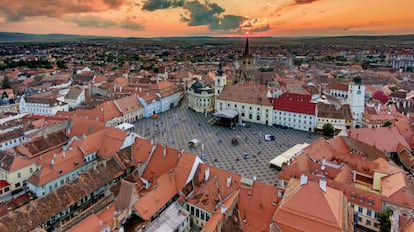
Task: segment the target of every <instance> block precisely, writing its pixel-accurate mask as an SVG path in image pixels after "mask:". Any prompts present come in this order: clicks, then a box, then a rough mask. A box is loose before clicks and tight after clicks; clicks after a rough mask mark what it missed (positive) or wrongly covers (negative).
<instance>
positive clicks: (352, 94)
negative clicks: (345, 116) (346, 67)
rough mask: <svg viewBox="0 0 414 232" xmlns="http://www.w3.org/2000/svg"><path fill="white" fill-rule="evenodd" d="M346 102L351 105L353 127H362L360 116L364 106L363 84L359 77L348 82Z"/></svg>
mask: <svg viewBox="0 0 414 232" xmlns="http://www.w3.org/2000/svg"><path fill="white" fill-rule="evenodd" d="M347 101H348V102H347V103H348V104H349V106H350V107H351V113H352V117H353V118H354V125H353V127H354V128H359V127H362V116H363V113H364V108H365V85H362V84H361V78H360V77H355V78H354V81H353V82H350V83H349V84H348V99H347Z"/></svg>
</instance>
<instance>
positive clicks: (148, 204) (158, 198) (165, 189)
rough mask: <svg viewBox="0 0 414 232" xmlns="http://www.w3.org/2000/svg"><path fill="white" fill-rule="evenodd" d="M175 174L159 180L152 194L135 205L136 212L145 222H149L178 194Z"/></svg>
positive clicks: (148, 194)
mask: <svg viewBox="0 0 414 232" xmlns="http://www.w3.org/2000/svg"><path fill="white" fill-rule="evenodd" d="M176 189H177V186H176V184H175V178H174V173H165V174H163V175H161V176H160V177H159V178H157V183H156V186H153V189H152V191H151V192H148V193H147V194H146V195H144V196H142V197H141V198H140V199H139V200H138V201H136V202H135V204H134V209H135V212H136V214H137V215H138V216H140V217H141V218H142V219H144V220H149V219H150V218H151V217H152V216H153V215H154V214H155V213H156V212H157V211H158V210H160V209H161V208H162V207H163V206H164V205H165V204H166V203H167V202H168V201H169V200H171V199H172V198H173V197H174V196H175V194H177V191H176Z"/></svg>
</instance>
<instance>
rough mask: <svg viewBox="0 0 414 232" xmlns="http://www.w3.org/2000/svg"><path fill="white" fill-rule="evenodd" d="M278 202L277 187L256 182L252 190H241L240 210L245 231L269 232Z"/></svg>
mask: <svg viewBox="0 0 414 232" xmlns="http://www.w3.org/2000/svg"><path fill="white" fill-rule="evenodd" d="M278 202H279V199H278V198H277V187H275V186H271V185H267V184H264V183H261V182H258V181H255V182H254V184H253V188H252V189H248V188H243V187H242V188H240V192H239V200H238V208H239V212H240V217H241V218H242V220H243V231H244V232H256V231H268V229H269V225H270V224H271V223H272V218H273V214H274V212H275V210H276V207H277V203H278Z"/></svg>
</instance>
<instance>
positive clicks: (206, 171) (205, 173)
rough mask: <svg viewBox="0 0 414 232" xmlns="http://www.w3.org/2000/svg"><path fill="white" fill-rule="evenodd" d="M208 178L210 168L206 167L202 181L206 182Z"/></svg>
mask: <svg viewBox="0 0 414 232" xmlns="http://www.w3.org/2000/svg"><path fill="white" fill-rule="evenodd" d="M209 177H210V168H208V167H206V169H205V170H204V181H206V182H207V181H208V178H209Z"/></svg>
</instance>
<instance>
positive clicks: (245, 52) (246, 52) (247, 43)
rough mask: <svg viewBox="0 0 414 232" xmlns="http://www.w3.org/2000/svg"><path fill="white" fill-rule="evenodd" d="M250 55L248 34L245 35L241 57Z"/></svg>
mask: <svg viewBox="0 0 414 232" xmlns="http://www.w3.org/2000/svg"><path fill="white" fill-rule="evenodd" d="M249 56H250V47H249V36H247V37H246V46H245V47H244V52H243V57H249Z"/></svg>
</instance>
